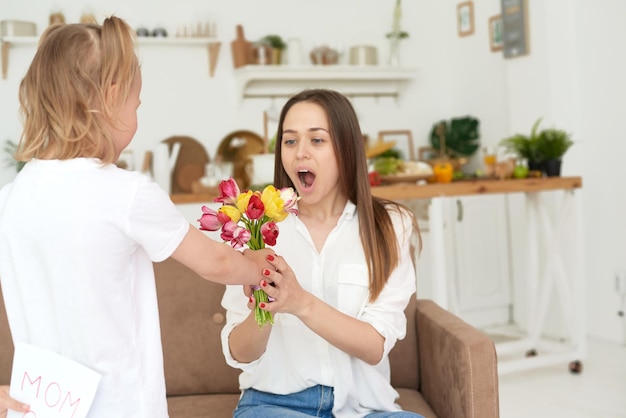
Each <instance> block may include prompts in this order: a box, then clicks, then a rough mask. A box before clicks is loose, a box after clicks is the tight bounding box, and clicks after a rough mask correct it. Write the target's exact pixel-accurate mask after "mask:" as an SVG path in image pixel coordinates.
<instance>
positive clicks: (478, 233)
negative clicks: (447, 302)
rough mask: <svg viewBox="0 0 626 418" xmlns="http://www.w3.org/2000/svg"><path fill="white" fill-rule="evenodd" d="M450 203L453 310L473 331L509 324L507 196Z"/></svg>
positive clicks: (459, 200) (449, 231) (458, 200)
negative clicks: (472, 327) (470, 325)
mask: <svg viewBox="0 0 626 418" xmlns="http://www.w3.org/2000/svg"><path fill="white" fill-rule="evenodd" d="M448 202H449V203H450V206H451V207H449V208H448V217H447V218H448V219H447V222H446V224H447V225H448V228H447V231H446V234H447V240H446V241H447V243H448V244H447V245H448V248H447V251H448V254H449V257H447V267H446V269H447V271H448V273H449V277H450V279H451V281H452V287H453V289H452V291H453V293H451V295H452V297H453V298H454V295H456V298H455V299H456V300H454V299H453V300H452V301H451V302H452V304H451V305H452V306H454V304H456V305H457V309H458V312H459V315H460V316H461V317H462V318H463V319H464V320H466V321H467V322H470V323H471V324H472V325H474V326H477V327H484V326H489V325H496V324H505V323H507V322H509V320H510V311H511V307H512V295H511V271H510V244H509V227H508V205H507V197H506V196H505V195H500V194H494V195H488V196H466V197H457V198H453V199H449V201H448Z"/></svg>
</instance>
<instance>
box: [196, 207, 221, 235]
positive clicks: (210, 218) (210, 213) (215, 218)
mask: <svg viewBox="0 0 626 418" xmlns="http://www.w3.org/2000/svg"><path fill="white" fill-rule="evenodd" d="M219 218H220V216H219V214H218V212H217V211H215V210H213V209H211V208H209V207H207V206H202V216H201V217H200V219H198V222H200V229H201V230H204V231H217V230H218V229H220V228H221V227H222V222H220V219H219Z"/></svg>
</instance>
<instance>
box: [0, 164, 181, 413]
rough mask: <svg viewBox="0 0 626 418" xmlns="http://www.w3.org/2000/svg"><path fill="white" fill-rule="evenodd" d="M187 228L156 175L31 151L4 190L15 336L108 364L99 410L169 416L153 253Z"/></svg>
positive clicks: (98, 365)
mask: <svg viewBox="0 0 626 418" xmlns="http://www.w3.org/2000/svg"><path fill="white" fill-rule="evenodd" d="M188 230H189V223H188V222H187V221H186V220H185V218H184V217H183V216H182V215H181V214H180V213H179V212H178V211H177V210H176V207H175V206H174V205H173V203H172V202H171V200H170V199H169V196H168V195H167V194H166V193H165V192H164V191H163V190H162V189H161V188H160V187H159V186H158V185H157V184H156V183H155V182H153V181H151V180H150V179H149V178H148V177H146V176H144V175H143V174H140V173H138V172H132V171H125V170H122V169H119V168H117V167H115V166H114V165H112V164H109V165H102V164H101V163H100V161H99V160H96V159H85V158H77V159H73V160H65V161H61V160H33V161H31V162H29V163H28V164H26V166H25V167H24V168H23V169H22V171H21V172H20V173H19V174H18V175H17V177H16V178H15V180H14V181H13V183H11V184H8V185H6V186H5V187H4V188H3V189H2V191H0V280H1V284H2V291H3V294H4V299H5V304H6V309H7V315H8V319H9V325H10V328H11V332H12V335H13V339H14V341H15V342H25V343H29V344H33V345H36V346H39V347H42V348H45V349H48V350H52V351H54V352H56V353H58V354H61V355H63V356H66V357H69V358H70V359H73V360H74V361H77V362H79V363H82V364H83V365H85V366H87V367H90V368H91V369H93V370H95V371H96V372H98V373H101V374H102V379H101V381H100V385H99V387H98V391H97V394H96V398H95V401H94V404H93V406H92V408H91V410H90V413H89V417H90V418H112V417H115V418H143V417H145V418H161V417H167V416H168V413H167V403H166V397H165V380H164V374H163V355H162V349H161V337H160V325H159V316H158V309H157V298H156V289H155V281H154V271H153V267H152V261H161V260H164V259H165V258H167V257H169V256H170V255H171V254H172V253H173V251H174V250H175V249H176V248H177V247H178V245H179V244H180V242H181V241H182V239H183V238H184V237H185V234H186V233H187V231H188Z"/></svg>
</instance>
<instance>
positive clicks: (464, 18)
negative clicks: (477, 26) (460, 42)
mask: <svg viewBox="0 0 626 418" xmlns="http://www.w3.org/2000/svg"><path fill="white" fill-rule="evenodd" d="M456 23H457V31H458V33H459V36H468V35H472V34H473V33H474V2H473V1H464V2H462V3H459V4H457V6H456Z"/></svg>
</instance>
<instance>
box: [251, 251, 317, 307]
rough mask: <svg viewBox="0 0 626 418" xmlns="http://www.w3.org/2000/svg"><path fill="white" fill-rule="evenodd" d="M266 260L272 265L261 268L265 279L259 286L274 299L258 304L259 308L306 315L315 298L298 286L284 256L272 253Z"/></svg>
mask: <svg viewBox="0 0 626 418" xmlns="http://www.w3.org/2000/svg"><path fill="white" fill-rule="evenodd" d="M267 260H268V261H269V262H270V263H271V264H272V267H271V268H269V269H263V277H265V278H266V279H265V280H263V281H261V283H260V286H261V289H263V290H264V291H265V293H267V296H269V297H271V298H274V300H273V301H271V302H269V303H267V304H265V306H260V307H261V309H264V310H266V311H269V312H272V313H275V312H286V313H290V314H292V315H295V316H297V317H303V316H306V314H307V313H308V311H310V309H311V307H312V306H313V304H314V303H315V300H317V298H315V297H314V296H313V295H312V294H311V293H309V292H307V291H306V290H304V289H303V288H302V286H300V283H299V282H298V279H297V278H296V275H295V274H294V272H293V270H291V267H289V265H288V264H287V263H286V262H285V259H284V258H282V257H280V256H278V255H273V256H271V257H268V258H267ZM270 300H271V299H270ZM301 319H302V318H301Z"/></svg>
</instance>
